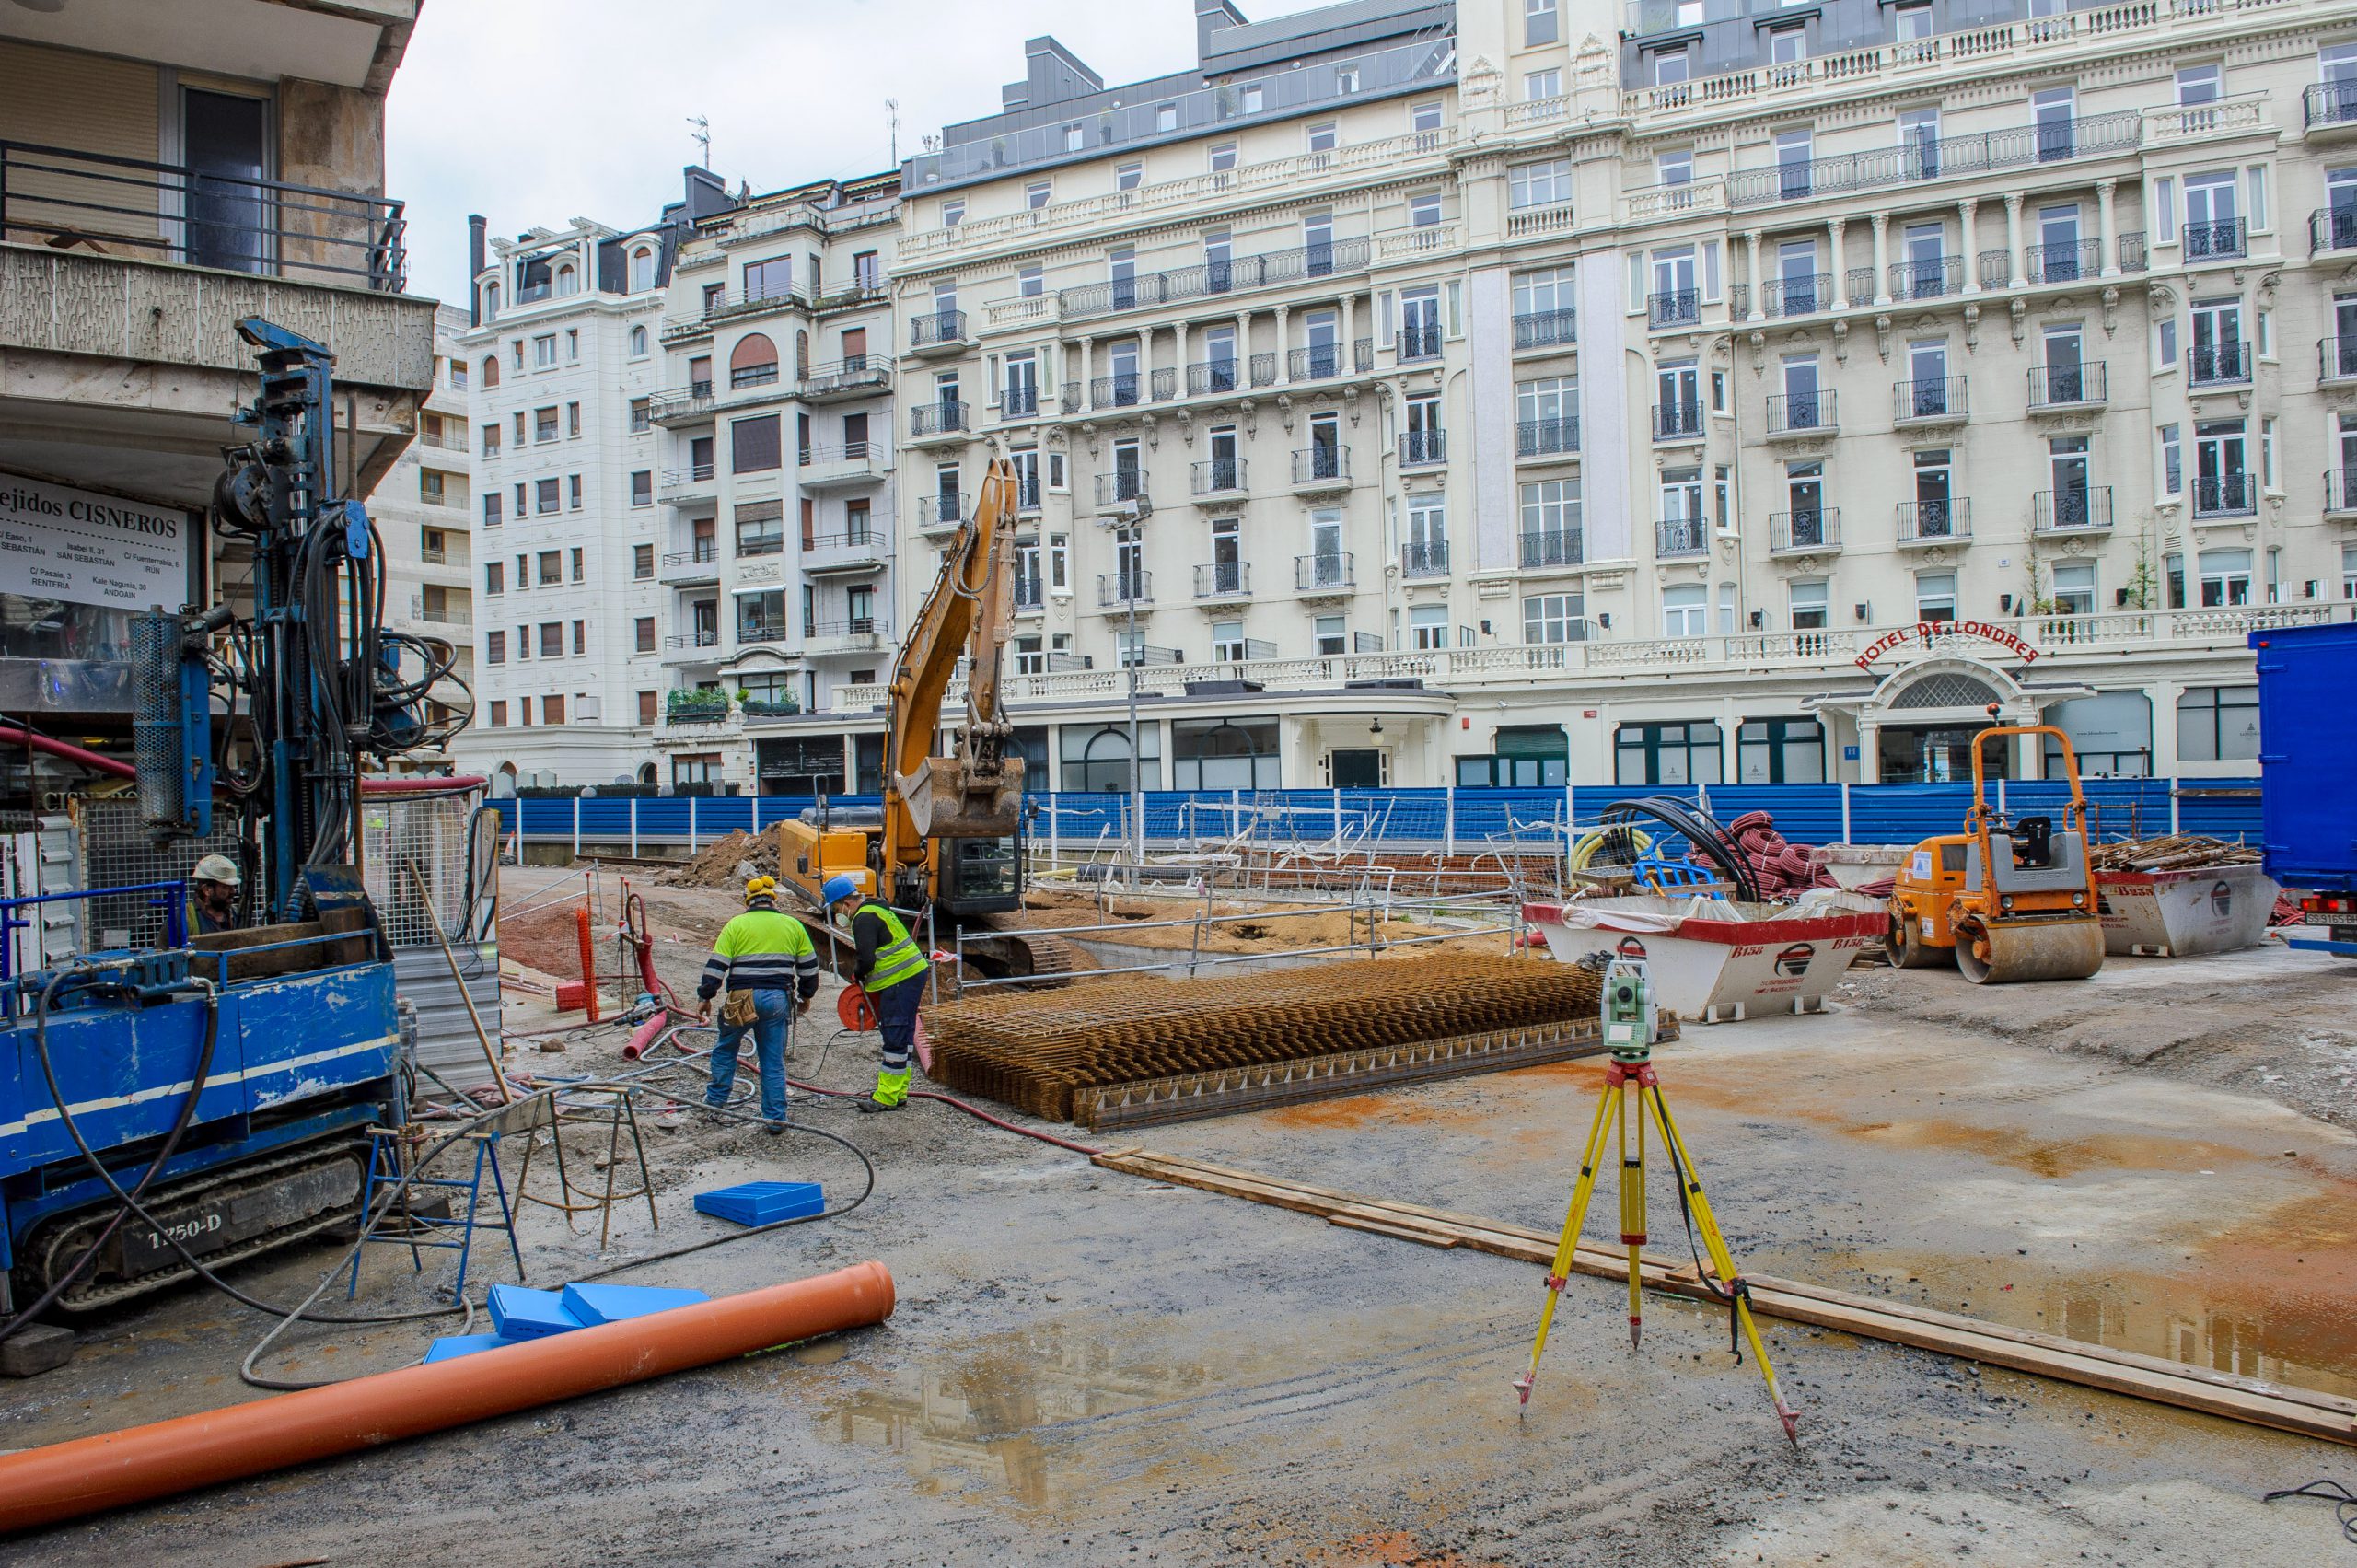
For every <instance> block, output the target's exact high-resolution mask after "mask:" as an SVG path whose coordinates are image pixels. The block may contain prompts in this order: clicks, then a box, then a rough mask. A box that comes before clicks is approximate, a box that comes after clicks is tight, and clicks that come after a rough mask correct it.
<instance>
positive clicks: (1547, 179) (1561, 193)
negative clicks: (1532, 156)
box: [1506, 157, 1572, 207]
mask: <svg viewBox="0 0 2357 1568" xmlns="http://www.w3.org/2000/svg"><path fill="white" fill-rule="evenodd" d="M1506 188H1507V192H1508V200H1509V201H1510V202H1511V203H1512V204H1513V205H1515V206H1516V207H1545V206H1551V205H1553V204H1554V203H1557V202H1568V201H1570V200H1571V199H1572V160H1571V159H1569V158H1565V157H1553V158H1544V159H1541V160H1540V161H1539V162H1537V163H1518V164H1515V166H1514V167H1513V168H1510V169H1508V170H1507V171H1506Z"/></svg>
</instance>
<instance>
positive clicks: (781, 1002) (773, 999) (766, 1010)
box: [696, 877, 819, 1132]
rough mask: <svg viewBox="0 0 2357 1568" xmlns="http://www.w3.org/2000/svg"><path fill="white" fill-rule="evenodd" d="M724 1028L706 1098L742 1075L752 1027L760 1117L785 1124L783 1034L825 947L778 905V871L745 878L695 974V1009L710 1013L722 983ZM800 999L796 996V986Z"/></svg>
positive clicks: (803, 1003)
mask: <svg viewBox="0 0 2357 1568" xmlns="http://www.w3.org/2000/svg"><path fill="white" fill-rule="evenodd" d="M724 987H725V988H726V990H727V992H728V1001H727V1002H726V1005H723V1006H722V1008H721V1010H720V1034H719V1038H718V1039H717V1040H714V1042H713V1047H712V1084H711V1086H710V1087H708V1088H706V1089H705V1090H704V1096H703V1100H704V1103H705V1104H706V1105H708V1106H712V1107H714V1108H715V1109H717V1108H719V1107H722V1106H725V1105H726V1104H727V1103H728V1091H729V1088H730V1087H731V1086H733V1085H734V1084H735V1083H736V1081H737V1046H738V1044H739V1043H740V1042H741V1041H742V1040H744V1038H745V1037H746V1036H747V1035H748V1034H749V1035H751V1036H752V1037H753V1050H754V1052H755V1055H756V1059H757V1060H758V1061H759V1062H760V1063H761V1120H762V1121H764V1122H765V1123H767V1130H768V1131H770V1132H784V1131H785V1037H786V1031H787V1029H788V1028H790V1027H791V1025H792V1023H793V1021H794V1016H795V1014H796V1013H807V1012H808V1011H809V1010H810V998H811V997H812V996H813V995H815V994H817V993H818V990H819V950H818V949H817V948H816V947H812V946H811V945H810V933H809V932H808V931H807V929H806V928H805V927H804V926H803V923H801V922H800V921H798V920H796V919H795V918H794V917H793V916H792V915H790V914H784V913H781V912H779V910H778V907H777V879H776V878H775V877H754V878H753V879H752V880H751V881H749V882H748V883H746V884H745V912H744V913H743V914H740V915H738V916H737V918H736V919H734V920H732V921H730V922H729V923H727V924H726V925H724V926H722V927H721V928H720V935H719V938H718V939H717V940H715V941H714V943H713V945H712V957H711V958H708V959H706V960H705V961H704V966H703V978H702V979H701V980H699V981H697V982H696V999H697V1006H696V1016H697V1017H698V1018H709V1017H711V1016H712V999H713V998H714V996H715V995H717V994H719V993H720V992H721V990H722V989H723V988H724ZM797 992H798V993H800V1000H799V1002H798V1003H797V1001H796V1000H795V993H797Z"/></svg>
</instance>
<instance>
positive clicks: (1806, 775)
mask: <svg viewBox="0 0 2357 1568" xmlns="http://www.w3.org/2000/svg"><path fill="white" fill-rule="evenodd" d="M1735 760H1736V783H1737V784H1823V783H1824V782H1825V726H1823V725H1821V724H1819V723H1817V720H1815V719H1798V718H1795V719H1746V720H1744V721H1743V724H1742V725H1741V726H1740V727H1738V728H1737V729H1736V732H1735Z"/></svg>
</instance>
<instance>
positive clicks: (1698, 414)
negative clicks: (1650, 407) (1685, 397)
mask: <svg viewBox="0 0 2357 1568" xmlns="http://www.w3.org/2000/svg"><path fill="white" fill-rule="evenodd" d="M1701 434H1702V405H1701V402H1700V401H1693V402H1677V403H1655V404H1654V439H1655V440H1656V441H1688V440H1692V439H1694V438H1695V437H1697V436H1701Z"/></svg>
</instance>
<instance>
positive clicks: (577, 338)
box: [564, 327, 581, 435]
mask: <svg viewBox="0 0 2357 1568" xmlns="http://www.w3.org/2000/svg"><path fill="white" fill-rule="evenodd" d="M564 362H565V363H566V364H567V365H578V364H580V363H581V332H580V331H579V329H577V328H574V327H567V328H566V329H565V330H564ZM578 434H580V433H579V432H578V431H575V435H578Z"/></svg>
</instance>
